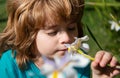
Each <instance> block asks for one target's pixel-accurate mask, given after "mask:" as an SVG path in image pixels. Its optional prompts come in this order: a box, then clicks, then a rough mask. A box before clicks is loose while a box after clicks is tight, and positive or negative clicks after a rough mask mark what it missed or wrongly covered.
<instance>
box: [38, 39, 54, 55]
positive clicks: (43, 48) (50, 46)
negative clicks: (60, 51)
mask: <svg viewBox="0 0 120 78" xmlns="http://www.w3.org/2000/svg"><path fill="white" fill-rule="evenodd" d="M36 45H37V49H38V51H39V53H40V54H42V55H45V56H46V55H51V54H53V52H54V48H55V46H56V45H55V43H54V42H53V41H52V39H50V38H43V37H39V38H37V39H36Z"/></svg>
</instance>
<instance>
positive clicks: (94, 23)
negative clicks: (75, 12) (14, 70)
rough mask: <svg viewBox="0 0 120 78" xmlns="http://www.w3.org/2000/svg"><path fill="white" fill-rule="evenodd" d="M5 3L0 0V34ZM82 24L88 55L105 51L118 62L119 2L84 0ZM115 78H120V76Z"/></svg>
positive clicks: (119, 52)
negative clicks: (87, 44) (86, 37)
mask: <svg viewBox="0 0 120 78" xmlns="http://www.w3.org/2000/svg"><path fill="white" fill-rule="evenodd" d="M5 3H6V0H0V32H2V30H3V28H4V27H5V26H6V21H7V12H6V4H5ZM82 22H83V24H84V27H83V29H84V34H85V35H88V36H89V37H90V39H89V41H88V42H87V43H89V46H90V51H89V52H88V53H89V54H90V55H91V56H94V55H95V53H96V52H97V51H98V50H101V49H103V50H107V51H109V52H111V53H112V54H113V55H115V56H116V57H117V58H118V60H119V62H120V0H85V10H84V16H83V19H82ZM87 27H88V28H89V31H88V28H87ZM91 33H92V34H91ZM93 37H95V39H96V40H97V42H98V44H99V45H100V47H101V48H99V46H98V45H97V43H96V40H95V39H94V38H93ZM115 78H120V76H117V77H115Z"/></svg>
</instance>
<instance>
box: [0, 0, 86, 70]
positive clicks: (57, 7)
mask: <svg viewBox="0 0 120 78" xmlns="http://www.w3.org/2000/svg"><path fill="white" fill-rule="evenodd" d="M83 5H84V0H8V1H7V11H8V21H7V26H6V28H5V29H4V30H3V32H2V33H0V54H1V55H2V53H3V52H4V51H6V50H8V49H12V50H15V51H16V52H17V55H16V58H17V63H18V65H19V67H20V68H24V66H25V65H26V63H27V62H28V61H30V60H34V59H36V54H37V49H36V44H35V38H36V34H37V32H38V30H39V29H40V28H41V27H44V26H45V22H46V21H47V18H49V19H50V20H53V21H57V22H60V21H66V20H75V21H77V22H78V31H80V32H81V33H80V32H79V36H82V28H81V25H80V24H81V23H80V22H81V17H82V16H83Z"/></svg>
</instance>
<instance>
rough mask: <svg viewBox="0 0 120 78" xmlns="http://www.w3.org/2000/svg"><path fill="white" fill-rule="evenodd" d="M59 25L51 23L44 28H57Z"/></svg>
mask: <svg viewBox="0 0 120 78" xmlns="http://www.w3.org/2000/svg"><path fill="white" fill-rule="evenodd" d="M57 26H58V25H49V26H45V27H44V29H46V30H48V29H54V28H56V27H57Z"/></svg>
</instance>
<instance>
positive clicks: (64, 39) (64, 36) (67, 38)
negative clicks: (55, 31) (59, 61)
mask: <svg viewBox="0 0 120 78" xmlns="http://www.w3.org/2000/svg"><path fill="white" fill-rule="evenodd" d="M71 42H72V37H71V35H70V34H69V33H67V32H62V33H61V36H60V43H61V44H70V43H71Z"/></svg>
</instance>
